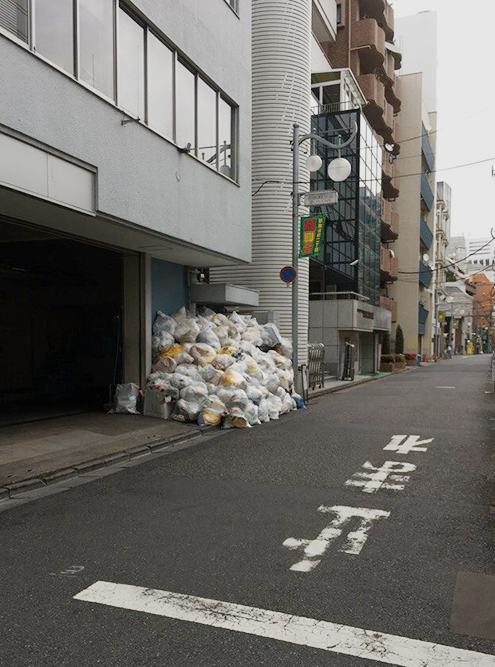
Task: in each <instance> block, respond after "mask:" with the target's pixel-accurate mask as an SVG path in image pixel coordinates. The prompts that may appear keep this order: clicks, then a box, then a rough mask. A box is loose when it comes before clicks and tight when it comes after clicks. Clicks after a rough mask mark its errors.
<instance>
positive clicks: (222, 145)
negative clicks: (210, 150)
mask: <svg viewBox="0 0 495 667" xmlns="http://www.w3.org/2000/svg"><path fill="white" fill-rule="evenodd" d="M234 120H235V115H234V110H233V109H232V107H231V106H230V104H229V103H228V102H226V101H225V100H224V99H222V98H220V104H219V115H218V128H219V137H218V147H219V162H220V167H219V169H220V172H221V173H222V174H224V175H225V176H228V177H229V178H232V179H234V178H235V170H234V164H235V162H234V159H233V156H234V152H235V144H234Z"/></svg>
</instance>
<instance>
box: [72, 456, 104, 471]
mask: <svg viewBox="0 0 495 667" xmlns="http://www.w3.org/2000/svg"><path fill="white" fill-rule="evenodd" d="M74 467H75V469H76V470H77V472H78V473H79V474H80V475H83V474H84V473H87V472H90V471H91V470H98V468H104V467H105V459H95V460H94V461H88V462H87V463H81V464H80V465H77V466H74Z"/></svg>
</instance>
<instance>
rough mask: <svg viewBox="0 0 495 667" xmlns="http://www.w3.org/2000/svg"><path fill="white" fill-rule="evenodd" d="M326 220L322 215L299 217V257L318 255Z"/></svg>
mask: <svg viewBox="0 0 495 667" xmlns="http://www.w3.org/2000/svg"><path fill="white" fill-rule="evenodd" d="M326 222H327V219H326V218H325V216H324V215H318V216H310V217H307V218H301V227H300V236H299V238H300V244H299V257H318V255H319V254H320V251H321V246H322V243H323V232H324V230H325V224H326Z"/></svg>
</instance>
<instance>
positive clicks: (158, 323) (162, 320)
mask: <svg viewBox="0 0 495 667" xmlns="http://www.w3.org/2000/svg"><path fill="white" fill-rule="evenodd" d="M176 326H177V322H176V321H175V319H174V318H173V317H171V316H170V315H165V313H162V311H161V310H159V311H157V313H156V318H155V321H154V323H153V334H154V335H155V336H158V335H159V334H161V333H168V334H171V335H172V336H173V334H174V332H175V327H176ZM172 342H173V341H172Z"/></svg>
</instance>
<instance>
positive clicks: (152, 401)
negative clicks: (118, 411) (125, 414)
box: [143, 389, 174, 419]
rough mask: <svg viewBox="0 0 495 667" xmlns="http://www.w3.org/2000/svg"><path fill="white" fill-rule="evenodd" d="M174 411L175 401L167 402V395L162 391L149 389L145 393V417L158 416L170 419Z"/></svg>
mask: <svg viewBox="0 0 495 667" xmlns="http://www.w3.org/2000/svg"><path fill="white" fill-rule="evenodd" d="M173 411H174V403H172V402H171V401H169V402H167V400H166V397H165V396H164V395H163V394H162V393H161V392H160V391H153V390H151V389H147V390H146V391H145V393H144V409H143V415H144V416H145V417H158V418H159V419H170V417H171V416H172V413H173Z"/></svg>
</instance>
